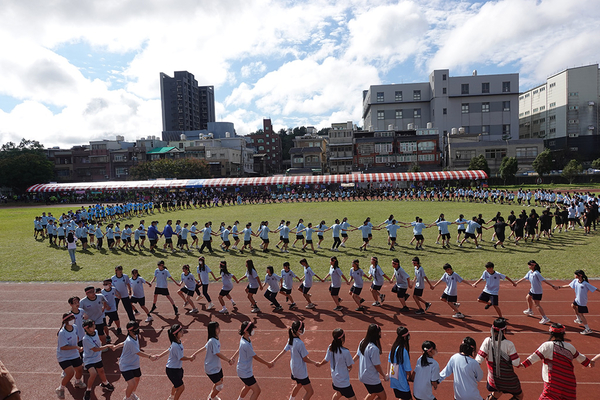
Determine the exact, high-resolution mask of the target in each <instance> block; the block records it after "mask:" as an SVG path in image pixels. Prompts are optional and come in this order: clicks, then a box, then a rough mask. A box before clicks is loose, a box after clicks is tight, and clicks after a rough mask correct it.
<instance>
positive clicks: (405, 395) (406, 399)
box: [394, 389, 412, 400]
mask: <svg viewBox="0 0 600 400" xmlns="http://www.w3.org/2000/svg"><path fill="white" fill-rule="evenodd" d="M394 397H396V398H397V399H401V400H412V395H411V394H410V391H408V392H402V391H400V390H398V389H394Z"/></svg>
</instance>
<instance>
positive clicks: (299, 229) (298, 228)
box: [292, 218, 306, 247]
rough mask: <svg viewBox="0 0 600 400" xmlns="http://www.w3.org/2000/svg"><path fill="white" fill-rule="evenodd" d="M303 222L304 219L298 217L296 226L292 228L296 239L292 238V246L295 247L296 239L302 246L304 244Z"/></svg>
mask: <svg viewBox="0 0 600 400" xmlns="http://www.w3.org/2000/svg"><path fill="white" fill-rule="evenodd" d="M303 222H304V220H303V219H302V218H300V219H299V220H298V223H297V224H296V227H295V228H294V229H293V230H294V231H295V232H296V240H294V243H292V247H296V242H297V241H298V240H301V241H302V246H304V235H303V234H302V230H304V228H306V227H305V226H304V224H303Z"/></svg>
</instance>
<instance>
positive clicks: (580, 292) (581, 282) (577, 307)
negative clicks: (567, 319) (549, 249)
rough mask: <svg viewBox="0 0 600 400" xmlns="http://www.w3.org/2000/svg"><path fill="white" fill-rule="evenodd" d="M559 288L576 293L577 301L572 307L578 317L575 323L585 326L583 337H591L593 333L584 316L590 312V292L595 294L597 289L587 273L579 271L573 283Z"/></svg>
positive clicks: (576, 272)
mask: <svg viewBox="0 0 600 400" xmlns="http://www.w3.org/2000/svg"><path fill="white" fill-rule="evenodd" d="M559 287H561V288H571V289H573V290H574V291H575V301H573V304H572V305H571V307H572V308H573V311H575V315H576V316H577V318H576V319H575V323H576V324H580V325H583V326H584V328H585V329H584V330H583V331H581V332H580V333H581V334H582V335H589V334H590V333H593V331H592V329H591V328H590V326H589V325H588V323H587V319H586V318H585V315H584V314H587V313H588V312H589V311H588V307H587V302H588V292H595V291H596V290H597V289H596V287H595V286H592V285H591V284H590V283H589V281H588V277H587V275H586V274H585V272H583V270H580V269H578V270H577V271H575V279H573V280H572V281H571V283H569V284H568V285H563V286H559Z"/></svg>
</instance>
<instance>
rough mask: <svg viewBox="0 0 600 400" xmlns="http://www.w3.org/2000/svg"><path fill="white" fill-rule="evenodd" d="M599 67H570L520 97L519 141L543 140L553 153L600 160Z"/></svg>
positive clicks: (596, 65) (594, 65) (595, 65)
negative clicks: (599, 122) (561, 151)
mask: <svg viewBox="0 0 600 400" xmlns="http://www.w3.org/2000/svg"><path fill="white" fill-rule="evenodd" d="M599 102H600V70H599V69H598V64H592V65H586V66H583V67H578V68H569V69H566V70H564V71H561V72H559V73H557V74H555V75H552V76H550V77H548V79H547V80H546V82H544V83H542V84H541V85H538V86H536V87H534V88H532V89H529V90H528V91H526V92H524V93H522V94H521V95H520V96H519V138H542V139H544V143H545V145H546V147H548V148H550V149H551V150H565V151H567V152H570V153H577V154H578V155H579V156H580V157H581V158H583V159H586V160H591V159H595V158H598V157H600V136H599V134H598V128H599V125H598V103H599Z"/></svg>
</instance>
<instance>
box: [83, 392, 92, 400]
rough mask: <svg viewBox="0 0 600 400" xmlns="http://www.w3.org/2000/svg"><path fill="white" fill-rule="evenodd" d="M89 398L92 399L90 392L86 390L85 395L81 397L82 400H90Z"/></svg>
mask: <svg viewBox="0 0 600 400" xmlns="http://www.w3.org/2000/svg"><path fill="white" fill-rule="evenodd" d="M91 398H92V391H91V390H86V391H85V394H84V395H83V400H90V399H91Z"/></svg>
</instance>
